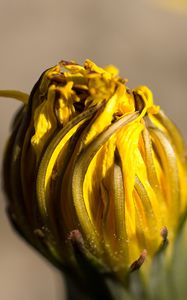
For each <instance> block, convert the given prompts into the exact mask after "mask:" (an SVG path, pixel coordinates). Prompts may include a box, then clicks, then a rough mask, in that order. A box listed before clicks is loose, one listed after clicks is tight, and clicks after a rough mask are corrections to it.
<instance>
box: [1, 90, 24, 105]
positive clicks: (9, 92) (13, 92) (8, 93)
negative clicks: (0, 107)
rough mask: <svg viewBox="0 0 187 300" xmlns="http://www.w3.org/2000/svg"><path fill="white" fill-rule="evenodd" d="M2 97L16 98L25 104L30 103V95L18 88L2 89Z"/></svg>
mask: <svg viewBox="0 0 187 300" xmlns="http://www.w3.org/2000/svg"><path fill="white" fill-rule="evenodd" d="M0 97H6V98H14V99H17V100H19V101H21V102H22V103H24V104H27V103H28V99H29V95H28V94H26V93H23V92H20V91H16V90H0Z"/></svg>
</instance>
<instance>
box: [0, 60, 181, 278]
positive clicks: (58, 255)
mask: <svg viewBox="0 0 187 300" xmlns="http://www.w3.org/2000/svg"><path fill="white" fill-rule="evenodd" d="M5 94H6V93H5ZM5 94H4V95H5ZM13 94H14V93H13ZM7 95H8V94H7ZM16 95H17V98H21V94H20V95H19V93H18V94H16ZM16 95H15V96H16ZM22 98H24V100H25V99H26V97H22ZM186 173H187V165H186V158H185V147H184V143H183V140H182V138H181V135H180V133H179V132H178V130H177V129H176V127H175V125H174V124H173V123H172V122H171V121H170V120H169V119H168V118H167V117H166V115H165V114H164V113H163V111H162V110H161V109H160V108H159V106H156V105H155V104H154V102H153V95H152V93H151V91H150V90H149V89H148V88H147V87H145V86H140V87H138V88H135V89H133V90H130V89H129V88H128V87H127V86H126V80H124V79H122V78H120V77H119V76H118V70H117V69H116V68H115V67H113V66H108V67H106V68H104V69H102V68H100V67H98V66H96V65H95V64H94V63H93V62H91V61H90V60H86V61H85V63H84V65H83V66H81V65H78V64H76V63H74V62H66V61H61V62H60V63H59V64H58V65H57V66H55V67H53V68H50V69H48V70H47V71H45V72H44V73H43V74H42V76H41V77H40V79H39V81H38V82H37V83H36V85H35V86H34V88H33V90H32V92H31V94H30V96H29V99H28V101H27V100H25V104H24V105H23V107H22V108H21V110H20V111H19V113H18V114H17V116H16V118H15V120H14V123H13V127H12V135H11V137H10V139H9V142H8V145H7V150H6V152H5V161H4V187H5V192H6V194H7V196H8V207H9V215H10V218H11V220H12V221H13V223H14V225H15V226H16V227H17V228H18V230H19V231H20V232H21V234H22V235H23V236H24V237H25V238H26V239H27V240H28V241H29V242H30V243H31V244H32V245H33V246H34V247H35V248H37V249H38V250H39V251H40V252H41V253H43V255H45V256H46V257H47V258H48V259H49V260H51V261H52V262H54V263H55V264H58V265H60V266H62V267H63V266H68V267H70V268H76V265H77V261H76V260H77V258H76V255H75V252H76V249H77V248H78V249H79V250H80V251H81V253H82V254H83V256H84V255H85V257H86V258H87V259H88V260H90V261H92V262H94V263H95V264H98V266H103V267H104V268H107V269H108V270H109V272H112V273H115V274H116V275H117V276H122V274H123V275H124V274H125V273H127V272H128V271H129V270H131V269H134V268H137V267H138V265H136V264H138V263H139V264H141V263H142V262H143V260H144V258H145V256H146V255H147V256H148V257H150V258H153V257H154V256H155V255H156V253H157V252H158V251H159V249H160V247H161V245H162V243H163V240H166V238H167V232H168V240H169V241H170V244H171V245H172V243H173V241H174V238H175V236H176V235H177V231H178V229H179V226H180V224H181V220H182V218H183V216H184V214H185V211H186V208H187V186H186Z"/></svg>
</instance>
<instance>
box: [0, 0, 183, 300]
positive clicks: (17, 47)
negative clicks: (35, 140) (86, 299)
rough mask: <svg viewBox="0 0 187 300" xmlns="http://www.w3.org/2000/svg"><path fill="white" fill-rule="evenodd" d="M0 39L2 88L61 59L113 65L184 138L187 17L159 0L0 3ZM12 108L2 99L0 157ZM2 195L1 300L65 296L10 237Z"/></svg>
mask: <svg viewBox="0 0 187 300" xmlns="http://www.w3.org/2000/svg"><path fill="white" fill-rule="evenodd" d="M0 41H1V43H0V89H5V88H12V89H20V90H24V91H26V92H29V91H30V90H31V88H32V86H33V84H34V83H35V81H36V80H37V79H38V77H39V75H40V74H41V72H42V71H43V70H45V69H46V68H48V67H50V66H52V65H54V64H56V63H57V62H58V61H59V60H61V59H62V58H63V59H66V60H68V59H75V60H77V61H78V62H83V61H84V59H85V58H90V59H92V60H94V61H95V62H96V63H97V64H99V65H101V66H104V65H106V64H109V63H113V64H115V65H116V66H117V67H119V68H120V70H121V74H122V75H123V76H124V77H128V78H129V87H135V86H136V85H139V84H146V85H148V86H149V87H151V89H152V90H153V92H154V95H155V101H156V102H157V103H158V104H161V105H162V107H163V108H164V110H165V111H167V113H168V115H170V116H171V117H172V118H173V119H174V120H175V122H176V123H177V124H178V127H179V128H180V129H181V130H182V132H183V134H184V136H185V138H186V140H187V132H186V129H187V126H186V124H187V123H186V101H187V96H186V95H187V14H185V13H182V14H180V13H175V12H174V11H169V10H168V11H167V10H162V8H161V7H160V6H158V7H157V6H156V0H147V1H146V0H130V1H126V0H115V1H111V0H98V1H97V0H95V1H91V0H75V1H70V0H69V1H63V0H53V1H52V0H51V1H49V0H32V1H26V0H14V1H11V0H0ZM17 107H18V104H17V103H16V102H15V101H12V100H9V99H1V100H0V109H1V114H0V118H1V126H0V155H1V157H2V152H3V148H4V145H5V142H6V138H7V135H8V130H9V125H10V122H11V119H12V116H13V114H14V112H15V110H16V108H17ZM0 196H1V199H0V299H2V300H12V299H13V300H18V299H19V300H51V299H54V300H57V299H62V297H63V296H62V295H63V289H62V284H61V278H60V276H59V275H58V273H57V271H55V270H54V269H53V268H51V267H50V266H49V265H48V264H47V263H46V262H45V261H44V260H42V259H41V257H39V256H38V255H37V254H36V253H34V252H33V251H32V250H31V249H30V248H29V247H28V246H27V245H26V244H25V243H24V242H23V241H22V240H21V239H19V238H18V237H17V236H16V235H15V234H14V232H13V231H12V230H11V228H10V225H9V223H8V221H7V218H6V215H5V209H4V208H5V199H4V196H3V194H1V195H0Z"/></svg>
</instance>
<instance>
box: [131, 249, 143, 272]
mask: <svg viewBox="0 0 187 300" xmlns="http://www.w3.org/2000/svg"><path fill="white" fill-rule="evenodd" d="M146 256H147V250H146V249H144V250H143V251H142V253H141V255H140V257H139V258H138V259H137V260H135V262H133V263H132V265H131V266H130V272H134V271H136V270H138V269H139V268H140V267H141V266H142V265H143V263H144V261H145V259H146Z"/></svg>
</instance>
